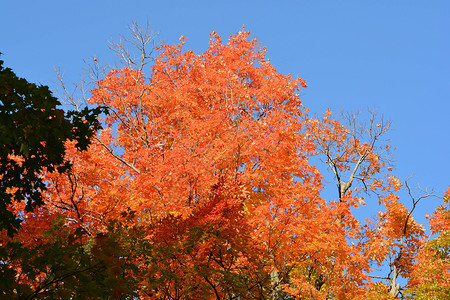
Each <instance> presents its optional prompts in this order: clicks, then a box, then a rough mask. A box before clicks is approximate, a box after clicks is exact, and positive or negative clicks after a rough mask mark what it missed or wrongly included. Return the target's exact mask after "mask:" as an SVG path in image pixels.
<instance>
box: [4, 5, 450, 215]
mask: <svg viewBox="0 0 450 300" xmlns="http://www.w3.org/2000/svg"><path fill="white" fill-rule="evenodd" d="M449 15H450V1H448V0H432V1H415V0H378V1H372V0H366V1H365V0H354V1H350V0H348V1H345V0H334V1H331V0H329V1H320V0H314V1H301V0H297V1H245V0H241V1H194V0H192V1H151V0H147V1H114V0H110V1H94V0H91V1H85V0H81V1H45V0H43V1H21V0H15V1H3V3H2V4H1V5H0V28H1V29H0V52H2V53H3V55H2V57H1V59H2V60H4V61H5V66H7V67H10V68H12V69H13V70H14V72H15V73H16V74H18V75H19V76H20V77H24V78H26V79H28V80H29V81H32V82H36V83H41V84H44V85H49V86H50V88H51V89H52V90H54V89H55V88H56V85H55V84H54V82H55V81H56V74H55V71H54V70H53V66H55V65H60V67H61V68H62V69H63V70H64V72H65V75H66V76H65V78H66V80H67V82H77V81H79V80H80V76H81V72H82V69H83V67H84V65H83V59H88V60H89V59H90V58H92V57H94V56H99V57H100V58H101V60H102V61H104V62H107V63H114V62H115V61H117V58H116V57H115V56H114V54H113V53H112V52H111V51H110V50H108V42H107V41H108V40H110V39H111V38H112V39H117V38H118V37H119V35H120V34H126V33H127V30H126V27H127V25H129V24H130V23H131V22H132V20H137V21H138V22H141V23H142V24H144V23H145V22H146V20H147V19H148V20H150V21H151V24H152V29H154V30H159V31H160V39H161V40H163V41H166V42H167V43H175V42H177V41H178V38H179V37H180V35H183V36H186V37H187V38H188V40H187V45H186V48H190V49H192V50H194V51H195V52H196V53H200V52H201V51H203V50H205V49H206V47H207V44H208V40H209V34H210V33H211V31H213V30H215V31H216V32H218V33H219V34H220V35H222V36H223V37H227V36H228V35H229V34H233V33H235V32H237V31H239V30H240V29H241V28H242V26H243V25H245V28H246V29H247V30H249V31H250V32H251V33H252V37H256V38H257V39H258V40H259V41H260V42H261V43H262V45H263V46H265V47H266V48H267V49H268V53H267V56H268V57H269V58H271V61H272V63H273V64H274V66H275V67H276V68H278V69H279V70H280V72H282V73H291V74H293V75H298V76H300V77H302V78H305V79H306V82H307V84H308V85H309V87H308V88H307V89H305V90H303V91H302V100H303V103H304V105H305V106H306V107H308V108H310V109H311V111H312V112H313V113H317V114H321V113H322V112H324V111H325V110H326V109H327V108H330V109H331V110H332V111H335V112H340V111H341V110H345V111H353V110H356V109H361V110H364V109H366V108H367V107H371V108H376V109H377V111H378V112H379V113H380V114H383V115H384V117H385V118H386V119H391V120H392V121H393V122H394V125H393V130H392V132H391V134H390V138H391V143H392V145H393V146H394V147H397V151H396V152H395V157H394V158H395V160H396V162H395V168H394V170H395V174H396V175H397V176H398V177H399V178H400V179H402V180H404V179H406V178H408V177H410V176H411V175H413V174H414V177H413V179H412V180H411V181H410V183H411V185H413V186H417V184H420V186H421V187H430V188H434V189H435V190H438V191H444V190H445V189H446V188H447V186H448V185H449V184H450V172H449V170H450V159H449V148H450V147H449V146H450V130H449V129H450V125H449V124H450V119H449V117H448V115H449V111H450V104H449V100H450V99H449V95H450V93H449V92H450V84H449V79H450V55H449V53H450V51H449V50H450V35H449V33H448V30H449V29H450V18H449V17H448V16H449ZM407 203H409V202H407ZM438 205H439V199H428V200H426V202H423V203H422V204H421V205H420V206H419V210H418V211H417V214H416V217H417V218H418V219H419V221H424V220H423V215H424V214H425V213H430V212H432V211H433V210H434V208H435V207H436V206H438Z"/></svg>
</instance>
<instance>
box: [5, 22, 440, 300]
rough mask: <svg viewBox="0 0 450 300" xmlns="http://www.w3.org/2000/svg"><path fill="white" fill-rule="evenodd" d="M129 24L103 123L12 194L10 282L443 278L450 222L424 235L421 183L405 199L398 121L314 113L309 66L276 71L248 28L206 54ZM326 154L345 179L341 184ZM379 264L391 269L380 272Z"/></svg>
mask: <svg viewBox="0 0 450 300" xmlns="http://www.w3.org/2000/svg"><path fill="white" fill-rule="evenodd" d="M131 29H132V35H133V37H134V40H133V43H134V44H135V45H137V46H138V54H139V55H137V56H136V58H134V56H133V55H131V54H130V53H129V52H128V51H127V50H125V49H127V48H126V47H124V46H123V45H121V44H113V46H114V47H113V48H114V49H116V50H117V52H118V53H119V54H120V56H121V57H122V58H123V60H124V62H125V67H124V68H122V69H113V70H110V71H109V72H108V73H107V74H106V75H105V76H104V77H103V78H100V77H96V86H95V87H94V88H93V89H92V91H91V97H90V98H89V99H88V101H89V103H90V105H92V106H94V107H107V108H108V111H109V114H108V115H107V116H105V117H104V118H103V119H100V121H101V122H102V123H103V124H104V126H103V127H104V129H102V130H99V131H98V132H97V134H96V136H95V137H93V138H92V139H91V144H90V146H89V149H88V150H87V151H79V150H78V149H77V148H76V143H75V142H73V141H69V142H67V143H66V156H65V159H67V160H68V161H70V162H71V165H72V167H71V169H70V171H69V172H65V173H63V172H61V173H59V172H47V173H46V174H45V175H44V178H43V179H44V180H45V182H46V183H47V185H48V188H47V189H46V190H45V191H43V192H42V196H43V199H44V201H45V205H44V206H42V207H39V208H36V209H35V210H34V211H32V212H28V211H23V209H24V206H23V204H21V203H20V202H18V203H15V205H14V206H13V207H12V208H11V210H13V211H15V212H16V213H18V212H22V214H23V220H24V222H23V226H22V228H21V229H20V231H19V232H18V233H17V235H15V236H14V237H13V238H12V239H11V238H10V239H7V238H6V237H5V241H8V243H11V245H13V244H12V243H16V244H14V245H16V246H15V248H13V247H10V248H9V249H8V248H6V247H5V248H4V249H6V250H5V251H4V253H2V262H8V263H7V264H6V263H5V264H3V266H2V267H3V269H4V270H6V271H8V272H12V273H14V276H15V277H14V279H12V280H11V276H9V277H8V278H9V279H10V280H9V281H7V282H8V286H9V287H13V288H12V289H11V292H10V294H9V296H11V297H13V296H17V297H24V296H23V295H28V297H30V296H29V295H32V296H31V297H37V296H40V297H43V296H46V295H59V297H62V296H61V295H64V296H66V297H74V298H76V297H79V298H80V297H81V298H82V297H86V295H89V297H90V298H93V299H94V298H108V297H110V298H114V299H120V298H124V299H126V298H130V299H131V298H133V297H140V298H142V299H367V298H370V297H371V298H373V299H381V298H383V297H384V298H386V299H391V298H395V297H399V296H402V295H403V291H404V290H405V289H404V287H400V285H399V283H398V280H399V277H402V278H406V279H411V280H410V281H409V282H408V288H411V289H415V290H414V292H415V293H416V294H417V295H418V294H419V293H425V294H426V293H427V291H428V289H435V288H436V289H437V290H439V291H438V292H439V293H441V292H442V289H441V287H435V286H431V287H430V283H429V282H428V281H427V278H424V277H421V276H420V274H421V272H422V271H421V270H422V269H423V268H429V269H427V270H430V272H434V274H437V275H436V276H441V275H439V274H445V272H448V248H445V249H444V250H443V248H442V246H441V242H440V241H441V240H444V239H448V237H447V233H446V231H442V230H443V229H439V230H441V231H439V232H441V235H440V237H439V238H438V239H437V240H436V241H439V242H436V241H429V242H427V236H426V234H425V232H424V228H423V227H422V226H421V225H420V224H418V223H417V222H415V220H414V218H413V217H412V212H413V211H414V208H415V206H416V205H417V203H418V201H419V200H420V199H415V198H413V197H412V201H413V208H412V209H410V210H408V209H407V208H406V207H405V206H404V204H403V203H402V202H400V199H399V196H398V195H397V192H398V190H399V189H400V187H401V183H400V181H399V180H398V179H397V178H395V177H394V176H393V175H392V174H391V167H390V166H388V165H387V164H386V162H387V161H388V160H387V159H386V157H385V152H386V151H387V150H389V145H388V144H386V143H384V141H383V139H382V137H383V135H384V134H385V133H386V132H387V131H388V130H389V126H390V123H389V122H382V121H380V122H379V123H378V121H377V118H376V116H375V114H371V117H370V118H369V122H368V123H367V124H366V126H362V127H358V123H357V121H356V116H355V115H348V117H347V121H348V124H345V122H340V121H338V120H334V119H332V118H331V116H332V113H331V112H330V111H327V112H326V113H325V114H324V117H323V118H315V117H310V116H309V115H308V114H307V112H308V110H307V109H306V108H305V107H304V106H303V104H302V102H301V100H300V98H299V95H298V92H299V91H300V89H301V88H305V87H306V84H305V81H304V80H303V79H299V78H293V77H292V76H290V75H283V74H281V73H279V72H278V70H276V69H275V68H274V67H273V66H272V64H271V63H270V60H269V59H267V58H266V56H265V53H266V49H265V48H264V47H261V46H260V45H259V44H258V43H257V41H256V40H252V39H249V33H248V32H246V31H240V32H238V33H237V34H235V35H232V36H230V38H229V40H228V42H227V43H223V42H222V39H221V37H219V36H218V35H217V34H216V33H215V32H213V33H212V34H211V39H210V43H209V47H208V49H207V50H206V51H205V52H204V53H202V54H200V55H197V54H195V53H193V52H192V51H190V50H184V45H185V39H184V38H183V37H181V38H180V43H178V44H176V45H160V46H158V47H154V48H152V49H148V46H151V47H153V46H154V44H153V40H152V37H153V35H152V33H148V32H147V31H146V30H145V29H142V28H139V27H137V26H135V25H133V26H132V27H131ZM150 62H151V64H149V63H150ZM94 63H95V64H94V67H93V68H92V70H94V71H95V70H98V69H97V68H96V66H97V64H98V61H97V59H95V61H94ZM94 73H95V72H94ZM96 74H99V73H96ZM94 75H95V74H94ZM315 158H319V159H322V161H323V163H324V166H326V167H328V168H330V170H331V172H332V174H333V176H334V179H335V180H336V185H337V188H338V190H337V195H336V196H335V197H332V199H327V198H326V197H325V196H324V195H323V194H322V190H323V188H324V180H323V174H321V172H320V171H319V168H318V167H316V166H314V164H313V163H312V160H313V159H315ZM357 182H359V183H360V184H357ZM363 192H366V193H369V192H373V193H375V192H376V193H377V200H378V201H379V207H380V212H379V213H378V214H377V215H376V216H374V218H373V219H371V220H366V221H365V222H360V221H358V220H357V218H356V217H355V214H354V213H355V210H356V209H357V208H358V206H359V205H362V204H364V201H369V200H371V199H370V195H368V196H365V195H366V194H364V193H363ZM431 195H432V194H429V195H427V196H431ZM365 197H367V198H368V199H365ZM444 216H447V215H446V212H445V209H441V210H439V212H437V213H436V215H435V216H434V217H433V219H432V220H434V221H433V222H435V223H433V224H436V225H433V226H435V227H432V228H442V226H443V225H442V224H446V223H445V222H446V221H443V220H446V219H445V218H446V217H444ZM436 220H438V221H436ZM438 224H439V225H438ZM439 226H441V227H439ZM55 228H58V229H57V230H61V231H62V232H63V233H64V234H62V235H61V236H59V237H55V230H56V229H55ZM445 228H446V227H445ZM433 230H438V229H433ZM445 230H448V228H447V229H445ZM436 232H437V231H436ZM447 242H448V241H447ZM17 243H18V244H17ZM3 245H5V243H3ZM447 245H448V243H447ZM433 247H434V248H433ZM436 247H437V248H436ZM61 248H62V249H67V250H66V251H57V249H61ZM14 249H16V250H14ZM17 249H22V250H20V251H18V250H17ZM23 249H31V250H32V253H37V254H36V257H37V258H42V257H43V255H45V253H50V254H51V256H50V257H51V259H54V260H56V261H58V263H59V265H58V264H57V265H58V266H59V267H56V268H55V267H53V266H52V263H51V261H50V260H42V259H41V260H39V259H35V260H33V259H30V258H29V257H25V258H26V259H24V258H23V257H21V255H18V254H17V253H23V252H21V251H24V250H23ZM446 249H447V250H446ZM430 251H431V252H430ZM433 251H438V253H440V254H442V253H444V254H442V255H447V256H446V257H447V260H446V258H445V256H441V257H443V258H438V259H434V258H433V257H434V256H433ZM445 251H447V252H445ZM430 253H431V254H430ZM22 256H23V255H22ZM67 258H69V259H67ZM389 258H392V261H388V260H389ZM65 259H67V260H65ZM433 259H434V260H433ZM430 260H433V262H434V263H433V264H429V263H428V262H429V261H430ZM382 264H387V265H388V267H389V269H390V272H389V274H388V275H387V276H374V275H372V271H373V270H374V266H379V265H382ZM30 265H31V266H33V267H32V268H31V269H32V272H31V271H30V268H29V267H28V268H27V266H30ZM53 265H55V264H53ZM6 271H5V272H6ZM439 272H440V273H439ZM380 280H381V281H380ZM383 280H384V281H383ZM443 281H444V282H445V281H446V280H445V279H443ZM5 282H6V281H5ZM442 284H448V280H447V282H445V283H442ZM87 291H92V293H88V292H87ZM433 291H434V290H433ZM438 292H436V293H438Z"/></svg>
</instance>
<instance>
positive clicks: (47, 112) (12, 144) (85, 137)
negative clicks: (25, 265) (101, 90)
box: [0, 60, 102, 236]
mask: <svg viewBox="0 0 450 300" xmlns="http://www.w3.org/2000/svg"><path fill="white" fill-rule="evenodd" d="M59 104H60V103H59V101H58V100H57V99H56V98H55V97H53V96H52V94H51V92H50V91H49V89H48V87H46V86H36V85H35V84H32V83H29V82H28V81H26V80H25V79H22V78H18V77H17V76H16V75H15V74H14V73H13V72H12V70H11V69H9V68H4V67H3V61H1V60H0V145H1V147H0V178H1V181H0V199H1V200H0V230H1V229H6V230H7V232H8V235H10V236H12V235H13V234H14V233H15V232H16V231H17V229H18V228H19V227H20V222H21V219H20V217H19V216H18V215H17V214H14V212H13V211H12V209H11V205H12V204H13V202H21V201H25V202H26V206H25V210H26V211H28V212H30V211H32V210H33V209H34V208H35V207H37V206H40V205H42V204H44V202H43V200H42V192H43V191H44V190H45V189H46V187H45V184H44V182H43V181H42V179H41V177H40V175H41V174H42V172H43V171H46V172H52V171H54V170H56V169H58V171H59V172H63V171H66V170H68V168H69V167H70V165H69V164H68V163H65V162H64V159H63V158H64V150H65V147H64V143H65V141H66V140H73V141H76V148H77V149H78V150H86V149H87V146H88V144H89V142H90V138H91V137H92V135H93V134H94V131H95V130H96V129H98V128H99V127H98V125H99V124H98V122H97V116H98V114H99V113H100V112H101V111H102V109H101V108H96V109H93V110H89V109H85V110H83V111H82V112H69V113H68V114H67V115H66V116H65V114H64V111H62V110H60V109H57V108H56V107H57V105H59ZM93 125H94V126H93Z"/></svg>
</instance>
